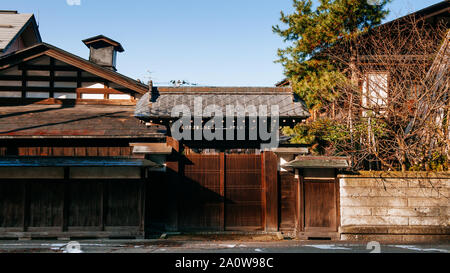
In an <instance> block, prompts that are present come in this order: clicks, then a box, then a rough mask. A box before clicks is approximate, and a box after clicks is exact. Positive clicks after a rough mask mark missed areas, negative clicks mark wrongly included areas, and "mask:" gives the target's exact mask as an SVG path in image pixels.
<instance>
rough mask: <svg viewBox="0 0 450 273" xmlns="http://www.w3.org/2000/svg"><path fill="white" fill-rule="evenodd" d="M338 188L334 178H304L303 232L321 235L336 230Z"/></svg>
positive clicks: (310, 234) (309, 234) (312, 235)
mask: <svg viewBox="0 0 450 273" xmlns="http://www.w3.org/2000/svg"><path fill="white" fill-rule="evenodd" d="M337 191H338V188H337V183H336V180H334V179H333V180H332V179H330V180H319V179H318V180H304V182H303V200H304V204H303V205H304V232H305V233H306V235H307V236H308V237H315V236H316V235H317V237H322V235H325V234H326V233H332V232H337V231H338V230H337V229H338V224H337V223H338V204H337V202H338V200H337V196H338V192H337Z"/></svg>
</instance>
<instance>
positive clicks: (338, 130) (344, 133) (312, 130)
mask: <svg viewBox="0 0 450 273" xmlns="http://www.w3.org/2000/svg"><path fill="white" fill-rule="evenodd" d="M283 134H284V135H287V136H291V137H292V139H291V143H292V144H304V145H310V146H311V152H312V153H313V154H316V155H323V154H327V151H328V150H329V149H333V148H335V147H336V146H337V145H336V144H337V143H342V142H348V141H350V131H349V130H347V129H346V126H345V125H343V124H339V123H338V122H336V121H333V120H330V119H319V120H316V121H314V122H312V123H308V124H306V123H300V124H297V125H296V126H295V127H294V128H289V127H285V128H284V129H283ZM337 152H338V151H334V152H333V153H337Z"/></svg>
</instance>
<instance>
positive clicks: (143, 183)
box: [139, 168, 147, 236]
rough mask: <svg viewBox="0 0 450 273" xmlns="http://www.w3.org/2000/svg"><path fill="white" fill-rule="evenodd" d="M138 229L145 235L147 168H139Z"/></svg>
mask: <svg viewBox="0 0 450 273" xmlns="http://www.w3.org/2000/svg"><path fill="white" fill-rule="evenodd" d="M139 199H140V200H139V215H140V221H139V231H140V232H141V233H142V236H145V227H146V223H145V220H146V219H147V217H146V199H147V169H146V168H142V169H141V182H140V187H139Z"/></svg>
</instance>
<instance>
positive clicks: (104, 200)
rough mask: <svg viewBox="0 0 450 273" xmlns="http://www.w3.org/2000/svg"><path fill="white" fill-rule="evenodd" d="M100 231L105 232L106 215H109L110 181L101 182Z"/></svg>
mask: <svg viewBox="0 0 450 273" xmlns="http://www.w3.org/2000/svg"><path fill="white" fill-rule="evenodd" d="M100 185H101V198H100V230H101V231H105V225H106V215H107V213H108V181H100Z"/></svg>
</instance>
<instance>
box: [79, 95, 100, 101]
mask: <svg viewBox="0 0 450 273" xmlns="http://www.w3.org/2000/svg"><path fill="white" fill-rule="evenodd" d="M81 98H82V99H84V100H103V99H105V95H104V94H81Z"/></svg>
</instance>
